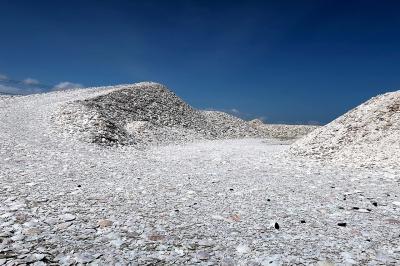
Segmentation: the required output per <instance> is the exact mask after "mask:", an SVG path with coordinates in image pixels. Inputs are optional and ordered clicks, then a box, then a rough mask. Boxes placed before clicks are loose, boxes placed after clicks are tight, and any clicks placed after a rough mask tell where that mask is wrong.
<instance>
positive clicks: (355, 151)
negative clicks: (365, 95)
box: [291, 91, 400, 166]
mask: <svg viewBox="0 0 400 266" xmlns="http://www.w3.org/2000/svg"><path fill="white" fill-rule="evenodd" d="M399 139H400V91H395V92H390V93H386V94H383V95H379V96H376V97H374V98H372V99H370V100H368V101H367V102H365V103H363V104H361V105H359V106H358V107H356V108H354V109H353V110H350V111H349V112H347V113H346V114H344V115H342V116H340V117H339V118H337V119H336V120H334V121H332V122H331V123H329V124H328V125H326V126H323V127H321V128H319V129H317V130H315V131H314V132H312V133H310V134H309V135H308V136H306V137H305V138H304V139H301V140H299V141H297V142H296V143H294V144H293V146H292V148H291V152H292V153H294V154H299V155H306V156H310V157H313V158H323V159H333V160H335V161H338V162H344V163H346V164H354V165H357V166H382V165H392V166H395V165H396V164H397V163H396V160H397V159H396V158H399V157H400V142H399Z"/></svg>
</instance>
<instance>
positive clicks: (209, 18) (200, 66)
mask: <svg viewBox="0 0 400 266" xmlns="http://www.w3.org/2000/svg"><path fill="white" fill-rule="evenodd" d="M399 14H400V3H399V2H398V1H384V0H383V1H377V0H376V1H369V0H360V1H352V0H348V1H340V0H335V1H329V0H325V1H323V0H320V1H313V0H304V1H301V0H297V1H234V0H232V1H206V0H203V1H190V0H185V1H174V0H171V1H118V0H117V1H111V0H110V1H101V0H97V1H90V0H87V1H40V0H38V1H18V0H12V1H11V0H5V1H2V2H1V8H0V33H1V40H0V79H2V80H1V81H0V89H1V88H3V90H4V88H5V87H7V88H9V89H10V88H14V87H18V89H19V90H20V91H19V92H21V90H22V91H23V92H25V93H29V92H36V91H35V90H36V89H37V87H40V88H44V89H45V90H52V89H53V87H54V86H56V85H58V86H59V87H60V86H61V87H63V86H64V87H74V86H86V87H88V86H100V85H112V84H119V83H134V82H139V81H149V80H151V81H156V82H160V83H163V84H166V85H167V86H168V87H170V88H171V89H172V90H174V91H175V92H176V93H177V94H178V95H179V96H181V97H182V98H183V99H184V100H186V101H187V102H188V103H189V104H191V105H193V106H194V107H197V108H213V109H219V110H233V109H235V110H236V111H238V112H237V113H238V114H239V115H241V116H243V117H246V118H255V117H262V118H265V119H266V121H267V122H286V123H309V122H310V121H311V122H312V121H318V122H319V123H321V124H324V123H327V122H329V121H331V120H332V119H334V118H336V117H337V116H339V115H341V114H343V113H344V112H346V111H347V110H349V109H350V108H352V107H354V106H356V105H358V104H359V103H361V102H363V101H365V100H367V99H368V98H370V97H372V96H375V95H376V94H379V93H383V92H386V91H393V90H397V89H399V88H400V73H399V72H400V49H399V47H400V15H399ZM2 77H3V78H2ZM5 77H6V78H5ZM28 78H29V81H30V82H27V79H28ZM33 80H34V81H35V82H33ZM61 82H63V83H61ZM27 83H30V84H27ZM32 83H36V84H32ZM18 84H19V85H18ZM43 84H45V85H43ZM17 85H18V86H17ZM13 86H14V87H13Z"/></svg>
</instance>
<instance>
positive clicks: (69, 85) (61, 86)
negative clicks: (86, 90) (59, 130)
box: [53, 81, 83, 91]
mask: <svg viewBox="0 0 400 266" xmlns="http://www.w3.org/2000/svg"><path fill="white" fill-rule="evenodd" d="M77 88H83V85H82V84H79V83H73V82H69V81H63V82H60V83H58V84H57V85H55V86H54V87H53V90H55V91H64V90H72V89H77Z"/></svg>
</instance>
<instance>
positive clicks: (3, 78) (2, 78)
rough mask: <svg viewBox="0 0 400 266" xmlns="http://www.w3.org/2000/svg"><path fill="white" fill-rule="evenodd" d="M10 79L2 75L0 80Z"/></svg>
mask: <svg viewBox="0 0 400 266" xmlns="http://www.w3.org/2000/svg"><path fill="white" fill-rule="evenodd" d="M7 79H8V77H7V76H6V75H3V74H0V80H7Z"/></svg>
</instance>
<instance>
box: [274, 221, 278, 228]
mask: <svg viewBox="0 0 400 266" xmlns="http://www.w3.org/2000/svg"><path fill="white" fill-rule="evenodd" d="M274 227H275V229H276V230H279V224H278V223H277V222H275V224H274Z"/></svg>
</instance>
